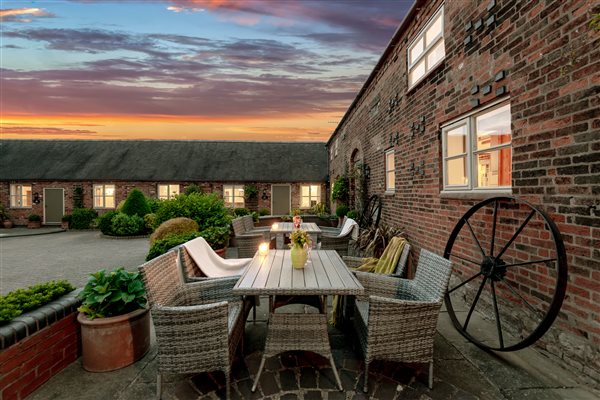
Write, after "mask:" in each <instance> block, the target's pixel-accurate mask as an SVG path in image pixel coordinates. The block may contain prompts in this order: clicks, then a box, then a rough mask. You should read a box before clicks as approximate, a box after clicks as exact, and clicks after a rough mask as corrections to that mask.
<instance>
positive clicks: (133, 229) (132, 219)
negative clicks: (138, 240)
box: [111, 213, 145, 236]
mask: <svg viewBox="0 0 600 400" xmlns="http://www.w3.org/2000/svg"><path fill="white" fill-rule="evenodd" d="M111 222H112V224H111V225H112V231H113V234H114V235H116V236H135V235H142V234H144V232H145V226H144V218H142V217H140V216H138V215H127V214H125V213H117V215H115V216H114V217H113V218H112V221H111Z"/></svg>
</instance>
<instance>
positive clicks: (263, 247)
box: [258, 243, 269, 256]
mask: <svg viewBox="0 0 600 400" xmlns="http://www.w3.org/2000/svg"><path fill="white" fill-rule="evenodd" d="M258 254H260V255H261V256H266V255H267V254H269V243H261V244H260V246H258Z"/></svg>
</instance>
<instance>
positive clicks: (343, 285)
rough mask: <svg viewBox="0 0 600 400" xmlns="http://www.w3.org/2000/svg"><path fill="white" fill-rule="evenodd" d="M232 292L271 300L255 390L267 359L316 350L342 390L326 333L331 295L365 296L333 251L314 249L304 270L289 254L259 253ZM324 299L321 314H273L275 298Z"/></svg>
mask: <svg viewBox="0 0 600 400" xmlns="http://www.w3.org/2000/svg"><path fill="white" fill-rule="evenodd" d="M233 292H234V293H236V294H240V295H246V296H260V295H263V296H270V301H269V321H268V332H267V339H266V343H265V351H264V352H263V357H262V360H261V363H260V367H259V369H258V373H257V375H256V378H255V380H254V384H253V387H252V391H254V390H256V386H257V384H258V381H259V379H260V375H261V372H262V369H263V367H264V364H265V360H266V358H268V357H271V356H274V355H276V354H278V353H281V352H284V351H292V350H304V351H312V352H314V353H318V354H321V355H323V356H324V357H326V358H328V359H329V362H330V363H331V367H332V369H333V372H334V375H335V378H336V381H337V384H338V387H339V388H340V390H342V384H341V382H340V378H339V375H338V373H337V369H336V367H335V363H334V360H333V356H332V354H331V347H330V343H329V336H328V331H327V306H326V305H327V296H328V295H361V294H363V293H364V288H363V286H362V285H361V284H360V282H359V281H358V279H356V277H355V276H354V275H353V274H352V273H351V272H350V270H349V269H348V268H347V267H346V264H344V261H343V260H342V258H341V257H340V256H339V255H338V253H337V252H336V251H335V250H311V251H310V254H309V257H308V261H307V263H306V265H305V266H304V268H300V269H296V268H293V267H292V262H291V256H290V250H270V251H269V252H268V253H267V254H264V255H261V254H260V253H259V252H257V253H256V255H255V256H254V258H253V259H252V261H251V263H250V264H249V265H248V267H247V268H246V270H245V271H244V273H243V274H242V276H241V277H240V279H239V280H238V282H237V283H236V285H235V286H234V288H233ZM279 295H283V296H294V295H298V296H323V298H324V304H325V307H324V310H323V312H319V313H281V312H277V313H275V312H274V310H273V309H272V304H273V302H272V300H271V299H272V297H273V296H279Z"/></svg>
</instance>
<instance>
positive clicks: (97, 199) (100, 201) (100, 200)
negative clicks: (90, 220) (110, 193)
mask: <svg viewBox="0 0 600 400" xmlns="http://www.w3.org/2000/svg"><path fill="white" fill-rule="evenodd" d="M103 205H104V202H103V198H102V197H100V196H94V207H96V208H101V207H103Z"/></svg>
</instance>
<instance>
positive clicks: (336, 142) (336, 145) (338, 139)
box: [334, 138, 340, 156]
mask: <svg viewBox="0 0 600 400" xmlns="http://www.w3.org/2000/svg"><path fill="white" fill-rule="evenodd" d="M339 141H340V138H336V139H335V154H334V155H336V156H337V153H338V145H339Z"/></svg>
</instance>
